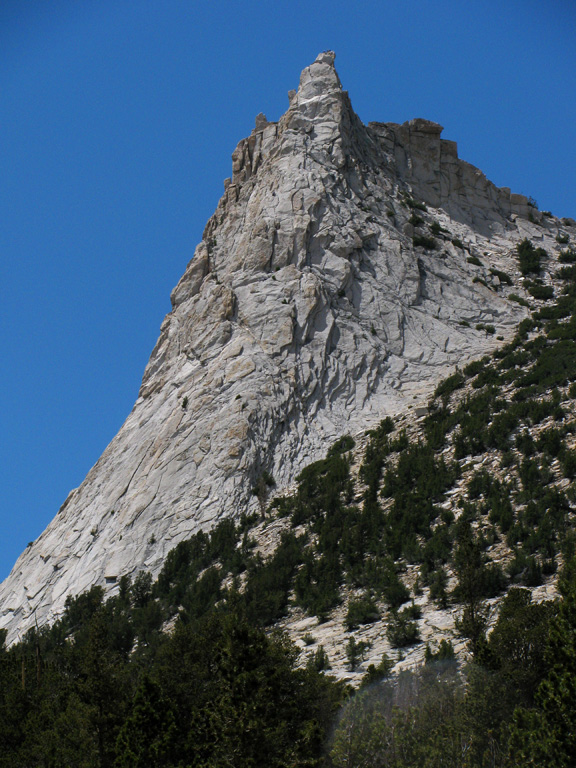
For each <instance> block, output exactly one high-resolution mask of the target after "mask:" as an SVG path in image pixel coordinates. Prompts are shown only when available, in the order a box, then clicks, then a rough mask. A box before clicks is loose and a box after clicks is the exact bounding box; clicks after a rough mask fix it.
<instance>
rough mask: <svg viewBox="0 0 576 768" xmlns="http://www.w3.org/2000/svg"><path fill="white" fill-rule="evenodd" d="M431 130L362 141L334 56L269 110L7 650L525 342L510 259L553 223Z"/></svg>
mask: <svg viewBox="0 0 576 768" xmlns="http://www.w3.org/2000/svg"><path fill="white" fill-rule="evenodd" d="M441 134H442V127H441V126H440V125H437V124H436V123H432V122H429V121H427V120H423V119H414V120H411V121H409V122H407V123H404V124H403V125H399V124H395V123H370V124H368V125H364V124H363V123H362V122H361V121H360V120H359V118H358V117H357V116H356V115H355V113H354V111H353V109H352V106H351V103H350V99H349V97H348V94H347V92H346V91H344V90H343V89H342V86H341V83H340V80H339V78H338V75H337V73H336V70H335V68H334V54H333V53H332V52H325V53H322V54H320V55H319V56H318V58H317V59H316V61H314V62H313V63H312V64H311V65H310V66H309V67H307V68H306V69H305V70H304V71H303V72H302V75H301V78H300V85H299V88H298V90H297V91H291V92H290V93H289V107H288V110H287V112H286V113H285V114H284V115H283V116H282V117H281V118H280V120H279V121H278V122H269V121H268V120H267V119H266V117H265V116H264V115H258V117H257V118H256V124H255V128H254V130H253V131H252V133H251V135H250V136H249V137H248V138H246V139H243V140H242V141H240V143H239V144H238V146H237V148H236V149H235V151H234V152H233V154H232V176H231V178H230V179H226V181H225V182H224V194H223V196H222V198H221V200H220V202H219V203H218V206H217V208H216V211H215V213H214V215H213V216H212V218H211V219H210V220H209V221H208V223H207V225H206V229H205V231H204V235H203V238H202V241H201V242H200V244H199V245H198V247H197V248H196V251H195V253H194V255H193V258H192V259H191V261H190V263H189V264H188V266H187V267H186V270H185V272H184V275H183V276H182V279H181V280H180V282H179V283H178V285H177V286H176V288H175V289H174V291H173V293H172V296H171V299H172V311H171V312H170V313H169V314H168V315H167V317H166V318H165V320H164V322H163V324H162V327H161V330H160V337H159V339H158V343H157V344H156V347H155V348H154V350H153V352H152V355H151V357H150V361H149V363H148V365H147V367H146V370H145V372H144V377H143V381H142V386H141V389H140V393H139V397H138V399H137V401H136V403H135V405H134V408H133V409H132V412H131V413H130V415H129V416H128V418H127V419H126V421H125V423H124V425H123V426H122V428H121V429H120V431H119V433H118V434H117V436H116V437H115V438H114V439H113V440H112V442H111V443H110V445H109V446H108V448H107V449H106V450H105V452H104V454H103V455H102V457H101V458H100V459H99V460H98V462H97V463H96V465H95V466H94V467H93V469H92V470H91V471H90V472H89V474H88V476H87V477H86V479H85V481H84V482H83V483H82V485H81V486H80V487H79V488H77V489H75V490H73V491H72V492H71V493H70V494H69V496H68V498H67V499H66V501H65V502H64V504H63V505H62V507H61V508H60V510H59V511H58V513H57V514H56V516H55V518H54V519H53V521H52V522H51V523H50V525H49V526H48V527H47V529H46V530H45V531H44V533H43V534H42V535H41V536H40V537H39V538H38V539H37V540H36V541H35V542H34V543H32V544H31V545H30V546H29V547H28V548H27V549H26V550H25V552H24V553H23V554H22V555H21V556H20V558H19V559H18V561H17V562H16V564H15V566H14V569H13V570H12V573H11V574H10V576H9V577H8V578H7V579H6V580H5V581H4V583H3V584H2V585H1V588H0V626H2V627H5V628H7V629H8V639H9V641H14V640H16V639H17V638H18V637H19V636H20V635H21V633H23V631H25V630H26V629H27V628H28V627H30V626H31V625H33V624H34V622H38V623H39V624H42V623H45V622H47V621H49V620H51V619H53V618H55V617H56V616H58V615H60V614H61V612H62V610H63V607H64V602H65V599H66V596H67V595H69V594H79V593H81V592H82V591H84V590H85V589H87V588H89V587H90V586H92V585H93V584H100V585H103V586H105V585H108V588H109V589H114V588H115V587H114V585H115V583H116V582H117V580H118V579H119V577H120V576H122V575H124V574H132V575H134V574H135V573H137V572H138V571H140V570H148V571H151V572H152V573H153V574H155V573H157V572H158V570H159V569H160V567H161V566H162V563H163V560H164V558H165V556H166V554H167V553H168V551H169V550H170V549H172V548H173V547H174V546H175V545H176V544H177V543H178V542H179V541H181V540H183V539H185V538H187V537H189V536H190V535H191V533H193V532H195V531H198V530H200V529H202V530H208V529H210V528H212V527H213V526H214V525H215V524H216V522H217V521H219V520H220V519H221V518H223V517H228V516H233V517H239V516H240V515H241V514H242V513H243V512H246V511H250V510H251V509H252V508H253V507H254V508H257V505H258V503H259V499H258V495H254V493H253V490H254V488H255V487H256V488H258V486H259V483H260V484H262V482H263V478H264V479H266V480H267V481H268V482H269V483H271V482H272V478H274V481H275V487H276V490H277V491H281V490H282V489H283V488H286V487H287V486H289V485H290V484H291V483H292V482H293V481H294V478H295V476H296V475H297V473H298V472H299V471H300V470H301V469H302V468H303V467H304V466H305V465H306V464H308V463H310V462H311V461H314V460H316V459H318V458H320V456H322V455H324V454H325V452H326V449H327V446H328V445H329V444H330V442H331V441H333V440H334V439H336V438H337V437H339V436H341V435H344V434H347V433H348V434H357V433H359V432H360V431H365V430H366V429H368V428H370V427H372V426H374V425H375V424H376V423H378V422H379V421H380V420H381V419H382V418H384V417H385V416H387V415H396V414H399V413H402V412H408V411H409V410H410V409H412V411H413V412H414V413H418V412H419V411H420V409H422V407H423V406H424V405H425V403H426V401H427V399H428V397H429V395H430V394H431V392H432V391H433V390H434V388H435V386H436V384H437V383H438V381H439V380H440V379H441V378H443V377H444V376H446V375H447V374H449V373H451V372H453V371H454V370H455V368H456V367H457V366H459V365H463V364H464V363H466V362H467V361H469V360H470V359H472V358H477V357H480V356H482V355H483V354H484V353H485V352H487V351H489V350H491V349H493V348H495V347H496V346H497V345H499V344H503V343H504V342H505V341H506V340H508V339H509V338H510V337H511V336H512V335H513V333H514V331H515V329H516V327H517V326H518V323H519V322H520V321H521V320H522V319H523V318H524V317H525V315H526V314H527V310H526V308H525V306H523V304H522V302H520V303H519V302H518V301H514V300H510V298H509V294H510V290H511V289H509V288H508V287H507V284H508V282H510V283H513V289H514V291H515V294H516V297H517V298H518V294H521V296H520V298H521V297H522V295H524V293H523V288H522V280H521V275H520V272H519V269H518V263H517V257H516V251H515V248H516V245H517V243H518V242H519V241H521V240H522V239H524V238H526V237H528V238H530V239H531V240H532V241H535V242H538V243H542V244H543V245H544V246H546V245H548V243H547V239H550V243H553V240H554V234H556V232H557V228H554V227H551V226H539V225H540V224H541V223H542V214H541V213H540V212H539V211H538V210H537V209H536V208H535V207H534V206H532V205H530V201H529V200H527V199H526V198H525V197H524V196H522V195H516V194H511V192H510V190H509V189H507V188H498V187H496V186H495V185H494V184H492V183H491V182H490V181H489V180H488V179H487V178H486V177H485V176H484V175H483V174H482V172H481V171H479V170H478V169H477V168H474V167H473V166H471V165H470V164H468V163H466V162H464V161H462V160H460V159H459V158H458V154H457V148H456V144H455V143H454V142H453V141H447V140H444V139H442V138H441ZM547 221H548V222H550V221H552V222H554V218H553V217H552V218H550V219H548V220H547ZM524 303H525V302H524ZM261 496H262V494H260V497H261ZM260 500H261V498H260Z"/></svg>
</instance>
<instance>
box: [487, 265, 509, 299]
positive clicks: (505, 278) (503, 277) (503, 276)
mask: <svg viewBox="0 0 576 768" xmlns="http://www.w3.org/2000/svg"><path fill="white" fill-rule="evenodd" d="M490 274H491V275H494V276H495V277H497V278H498V279H499V280H500V282H501V284H502V285H512V278H511V277H510V275H509V274H507V273H506V272H502V270H500V269H494V268H493V267H491V268H490ZM508 298H511V296H509V297H508Z"/></svg>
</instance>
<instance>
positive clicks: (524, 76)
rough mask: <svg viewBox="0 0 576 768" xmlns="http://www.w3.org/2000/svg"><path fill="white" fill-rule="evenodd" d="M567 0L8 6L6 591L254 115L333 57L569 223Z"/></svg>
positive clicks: (94, 440)
mask: <svg viewBox="0 0 576 768" xmlns="http://www.w3.org/2000/svg"><path fill="white" fill-rule="evenodd" d="M575 40H576V5H575V3H574V2H573V0H547V1H546V2H542V0H499V1H498V2H496V0H468V1H467V2H462V0H435V2H432V0H430V2H429V1H428V0H419V1H418V2H416V1H415V0H406V1H405V2H398V0H394V1H393V2H392V1H391V0H369V1H368V2H363V1H362V0H354V1H352V0H351V1H350V2H344V0H330V2H328V1H327V0H314V2H311V1H310V0H306V2H302V1H301V0H290V2H286V1H285V0H275V2H267V1H266V0H260V2H255V1H254V0H242V2H237V1H236V0H228V1H227V2H224V1H223V0H133V1H132V2H131V1H129V0H93V1H92V0H50V2H46V0H2V3H1V4H0V339H1V360H2V375H1V377H0V418H1V424H0V426H1V442H0V451H1V455H0V480H1V482H0V520H1V529H0V533H1V535H0V578H3V577H4V576H5V575H6V574H7V573H8V571H9V569H10V568H11V566H12V564H13V562H14V561H15V559H16V557H17V556H18V555H19V553H20V552H21V551H22V550H23V549H24V547H25V546H26V544H27V543H28V541H30V540H32V539H34V538H36V537H37V536H38V535H39V534H40V533H41V531H42V530H43V528H44V527H45V525H46V524H47V523H48V522H49V521H50V519H51V518H52V517H53V515H54V514H55V513H56V511H57V509H58V507H59V506H60V504H61V503H62V502H63V501H64V499H65V497H66V495H67V494H68V491H69V490H70V489H71V488H73V487H75V486H77V485H79V484H80V483H81V482H82V480H83V478H84V476H85V475H86V473H87V471H88V470H89V469H90V467H91V466H92V465H93V464H94V463H95V462H96V460H97V459H98V457H99V456H100V454H101V453H102V451H103V450H104V448H105V447H106V445H107V444H108V442H109V441H110V440H111V439H112V437H113V436H114V434H115V433H116V432H117V430H118V429H119V427H120V425H121V424H122V422H123V420H124V418H125V417H126V416H127V414H128V413H129V411H130V409H131V407H132V404H133V402H134V400H135V399H136V396H137V392H138V387H139V383H140V379H141V376H142V372H143V370H144V367H145V364H146V361H147V359H148V356H149V354H150V352H151V350H152V347H153V346H154V343H155V341H156V338H157V335H158V330H159V327H160V323H161V320H162V318H163V316H164V314H165V313H166V312H167V311H169V308H170V304H169V293H170V290H171V289H172V287H173V286H174V285H175V284H176V282H177V281H178V279H179V277H180V275H181V273H182V272H183V270H184V268H185V266H186V263H187V262H188V260H189V259H190V258H191V256H192V254H193V251H194V247H195V245H196V243H197V242H198V240H199V239H200V237H201V234H202V230H203V227H204V224H205V222H206V220H207V218H208V217H209V216H210V215H211V213H212V212H213V210H214V208H215V206H216V204H217V202H218V198H219V196H220V194H221V192H222V181H223V179H224V178H225V177H227V176H229V175H230V155H231V153H232V151H233V149H234V147H235V146H236V144H237V142H238V141H239V140H240V139H241V138H243V137H244V136H246V135H248V134H249V133H250V131H251V129H252V127H253V124H254V117H255V116H256V114H257V113H258V112H261V111H262V112H265V113H266V115H267V116H268V118H269V119H277V118H279V117H280V115H281V114H282V113H283V112H284V111H285V109H286V108H287V104H288V100H287V95H286V94H287V91H288V90H289V89H291V88H295V87H297V84H298V78H299V74H300V71H301V69H303V68H304V67H305V66H306V65H308V64H309V63H310V62H311V61H312V60H313V59H314V58H315V57H316V55H317V54H318V53H319V52H320V51H322V50H326V49H328V48H331V49H333V50H335V51H336V54H337V58H336V66H337V69H338V71H339V74H340V77H341V80H342V82H343V85H344V87H345V88H346V89H347V90H348V91H349V92H350V96H351V98H352V104H353V106H354V108H355V109H356V111H357V112H358V114H359V115H360V117H361V118H362V119H363V120H364V121H365V122H367V121H370V120H379V121H395V122H403V121H404V120H409V119H411V118H413V117H425V118H428V119H432V120H436V121H438V122H440V123H442V124H443V125H444V126H445V131H444V137H445V138H450V139H454V140H456V141H457V142H458V145H459V151H460V156H461V157H463V158H464V159H466V160H468V161H470V162H472V163H474V164H475V165H478V166H479V167H480V168H481V169H482V170H483V171H484V172H485V173H486V174H487V176H488V177H489V178H491V179H492V180H493V181H494V182H495V183H496V184H498V185H501V186H509V187H511V188H512V190H513V191H516V192H522V193H524V194H527V195H532V196H533V197H534V198H536V200H537V201H538V203H539V205H540V208H542V209H550V210H552V212H553V213H555V214H557V215H560V216H576V144H575V132H574V126H575V122H576V76H575V73H576V46H575V45H574V41H575Z"/></svg>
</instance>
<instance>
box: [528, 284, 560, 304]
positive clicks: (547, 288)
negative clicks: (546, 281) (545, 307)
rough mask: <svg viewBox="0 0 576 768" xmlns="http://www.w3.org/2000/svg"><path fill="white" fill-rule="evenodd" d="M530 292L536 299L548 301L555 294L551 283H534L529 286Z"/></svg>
mask: <svg viewBox="0 0 576 768" xmlns="http://www.w3.org/2000/svg"><path fill="white" fill-rule="evenodd" d="M528 293H529V294H530V295H531V296H533V297H534V298H535V299H541V300H542V301H548V300H549V299H551V298H552V297H553V296H554V289H553V288H552V286H551V285H538V284H537V283H534V284H533V285H531V286H529V287H528Z"/></svg>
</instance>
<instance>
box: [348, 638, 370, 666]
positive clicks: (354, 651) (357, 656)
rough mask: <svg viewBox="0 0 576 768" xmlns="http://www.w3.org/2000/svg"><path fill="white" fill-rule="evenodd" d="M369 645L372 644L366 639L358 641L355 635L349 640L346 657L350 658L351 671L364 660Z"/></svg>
mask: <svg viewBox="0 0 576 768" xmlns="http://www.w3.org/2000/svg"><path fill="white" fill-rule="evenodd" d="M369 647H370V644H369V643H367V642H365V641H364V640H360V642H356V638H355V637H354V635H352V637H351V638H350V639H349V640H348V642H347V644H346V658H347V660H348V668H349V670H350V671H351V672H354V670H355V669H356V668H357V667H358V665H359V664H360V662H361V661H364V658H365V656H366V651H367V650H368V649H369Z"/></svg>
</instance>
